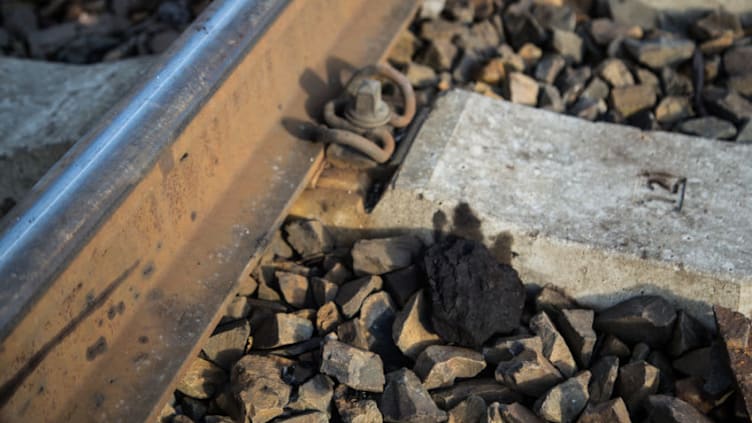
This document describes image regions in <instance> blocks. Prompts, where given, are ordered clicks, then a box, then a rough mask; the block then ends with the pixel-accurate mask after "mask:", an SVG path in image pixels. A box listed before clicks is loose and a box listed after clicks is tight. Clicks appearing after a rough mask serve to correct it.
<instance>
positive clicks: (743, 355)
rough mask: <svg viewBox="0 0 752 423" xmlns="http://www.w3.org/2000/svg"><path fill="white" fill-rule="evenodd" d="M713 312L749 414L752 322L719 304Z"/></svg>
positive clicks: (751, 399) (751, 379)
mask: <svg viewBox="0 0 752 423" xmlns="http://www.w3.org/2000/svg"><path fill="white" fill-rule="evenodd" d="M713 313H714V315H715V322H716V325H717V326H718V333H719V334H720V335H721V338H722V339H723V342H724V344H725V346H726V352H727V353H728V359H729V363H730V365H731V370H732V371H733V373H734V377H735V378H736V383H737V386H738V387H739V392H740V393H741V395H742V398H743V399H744V404H745V406H746V408H747V413H748V414H749V413H750V412H751V411H750V410H752V336H750V335H751V334H752V323H751V322H750V320H749V319H748V318H747V317H745V316H744V315H743V314H741V313H739V312H736V311H732V310H729V309H727V308H725V307H721V306H718V305H716V306H713Z"/></svg>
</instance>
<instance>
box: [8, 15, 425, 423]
mask: <svg viewBox="0 0 752 423" xmlns="http://www.w3.org/2000/svg"><path fill="white" fill-rule="evenodd" d="M416 7H417V2H416V1H405V0H384V1H378V2H374V1H367V0H321V1H284V0H225V1H215V2H214V3H213V4H212V5H211V6H210V7H209V8H208V9H207V10H206V11H205V12H204V14H203V15H202V16H201V17H200V18H199V19H198V20H197V21H196V22H195V23H194V24H193V25H192V26H191V27H190V28H189V29H188V30H187V31H186V32H185V33H184V34H183V36H182V37H181V39H180V40H179V41H178V42H177V43H176V45H175V46H173V48H172V49H171V50H170V51H169V52H168V53H167V54H166V55H165V57H164V58H163V59H162V61H161V62H160V63H159V64H158V65H157V66H156V67H155V68H154V70H153V71H152V72H151V74H150V78H149V79H148V80H146V81H145V82H144V83H143V84H142V85H141V86H140V87H139V88H138V89H137V90H135V91H134V92H133V94H132V95H131V96H130V97H128V98H126V99H124V100H123V101H122V102H121V103H120V104H119V106H118V107H116V109H115V110H113V111H112V112H111V113H109V114H108V115H106V116H103V118H102V123H101V125H100V126H99V127H97V128H96V129H94V130H93V131H91V132H90V133H89V135H88V136H87V137H85V139H83V140H81V141H80V142H79V143H78V144H77V145H76V146H75V147H74V148H73V150H72V151H70V152H69V153H68V154H66V155H65V156H64V157H63V159H61V161H60V162H59V163H58V164H57V165H56V166H55V167H54V168H53V169H52V170H51V171H50V172H49V173H48V174H47V175H46V176H45V178H44V179H43V180H42V181H41V182H40V183H39V184H37V186H36V187H35V189H34V191H33V192H32V194H31V195H30V196H29V197H28V198H27V199H26V200H25V201H24V202H22V203H21V204H19V206H18V207H16V209H15V210H14V212H13V213H12V214H11V215H10V216H9V217H8V218H7V219H6V222H8V224H7V226H6V227H5V228H3V229H4V232H3V235H2V238H0V275H2V285H0V337H1V339H2V340H1V341H0V367H2V368H3V372H2V373H0V421H33V422H41V421H76V422H83V421H108V422H118V421H154V420H155V419H156V418H157V416H158V415H159V412H160V410H161V408H162V406H163V404H164V403H165V402H166V401H167V399H168V397H169V396H170V395H171V392H172V390H173V389H174V386H175V383H176V382H177V379H178V378H179V376H180V375H181V373H182V372H183V371H184V370H185V369H186V367H187V366H188V364H189V363H190V361H191V359H192V358H193V357H195V356H196V355H197V354H198V352H199V350H200V348H201V344H202V342H203V341H204V340H205V339H206V338H207V337H208V335H209V334H210V333H211V331H212V329H213V328H214V326H215V325H216V324H217V322H218V321H219V319H220V317H221V310H223V307H224V306H225V305H226V303H227V301H228V300H229V298H230V296H231V294H232V293H233V292H234V290H235V289H236V287H237V285H238V284H242V283H243V281H244V278H247V277H248V274H249V273H250V269H252V268H253V267H254V266H255V265H256V263H257V262H258V260H259V259H260V254H261V252H262V251H263V249H264V247H265V246H266V244H267V243H268V241H269V239H270V236H271V235H272V234H273V233H274V231H275V230H276V228H277V227H278V226H279V224H280V223H281V221H282V220H283V219H284V217H285V215H286V213H287V212H288V210H289V208H290V206H291V204H292V202H293V200H294V199H295V198H296V197H297V196H298V195H299V194H300V193H301V192H302V190H303V189H304V188H305V187H306V186H307V185H308V184H309V182H310V181H311V179H312V178H314V177H317V178H318V179H319V180H320V181H322V182H321V183H323V184H326V183H327V182H326V181H329V182H328V183H330V184H335V183H336V181H337V179H338V178H337V176H336V175H323V177H321V176H322V175H319V171H320V167H321V163H322V161H323V150H322V147H321V145H320V144H317V143H311V142H307V141H305V140H303V139H302V138H301V131H302V130H304V129H305V128H306V127H307V125H308V124H309V122H311V121H314V120H318V119H319V118H320V116H321V113H322V110H323V106H324V104H325V102H326V101H328V100H329V99H331V98H333V97H334V96H336V95H337V94H338V93H339V92H340V90H341V89H342V86H341V81H342V77H343V75H345V74H347V73H352V71H353V70H354V69H358V68H361V67H363V66H365V65H368V64H371V63H377V62H379V61H380V60H382V59H383V58H384V56H385V53H386V52H387V51H388V49H389V47H390V45H391V44H392V42H393V40H394V38H395V36H396V34H398V33H399V31H401V30H402V29H403V28H404V27H405V26H406V25H407V23H408V22H409V20H410V19H411V17H412V16H413V14H414V11H415V8H416ZM398 153H399V152H398Z"/></svg>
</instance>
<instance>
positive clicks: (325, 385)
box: [287, 374, 334, 419]
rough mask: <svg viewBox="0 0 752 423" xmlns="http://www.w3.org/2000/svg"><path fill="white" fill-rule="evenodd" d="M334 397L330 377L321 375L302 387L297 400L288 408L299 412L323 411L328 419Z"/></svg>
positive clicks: (299, 389) (332, 383)
mask: <svg viewBox="0 0 752 423" xmlns="http://www.w3.org/2000/svg"><path fill="white" fill-rule="evenodd" d="M333 396H334V382H333V381H332V380H331V379H330V378H329V377H327V376H324V375H321V374H319V375H316V376H314V377H313V378H311V379H310V380H308V381H307V382H306V383H304V384H302V385H300V387H299V388H298V396H297V398H296V399H295V400H294V401H292V402H290V404H289V405H288V406H287V408H289V409H291V410H298V411H306V410H315V411H321V412H324V413H325V416H327V419H328V415H329V412H330V410H329V409H330V408H331V402H332V397H333Z"/></svg>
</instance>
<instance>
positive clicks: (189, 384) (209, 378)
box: [175, 358, 227, 399]
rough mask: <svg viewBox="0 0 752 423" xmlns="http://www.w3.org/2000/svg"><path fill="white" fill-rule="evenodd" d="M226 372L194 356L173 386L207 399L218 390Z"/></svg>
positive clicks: (196, 396)
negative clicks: (181, 376)
mask: <svg viewBox="0 0 752 423" xmlns="http://www.w3.org/2000/svg"><path fill="white" fill-rule="evenodd" d="M226 380H227V374H226V373H225V371H224V370H222V369H221V368H220V367H218V366H217V365H215V364H214V363H212V362H210V361H207V360H204V359H203V358H196V359H194V360H193V363H191V366H190V367H189V368H188V370H187V371H186V372H185V374H184V375H183V378H182V379H180V382H178V385H177V386H176V387H175V389H177V390H178V391H180V392H182V393H183V394H185V395H188V396H189V397H192V398H197V399H208V398H211V397H212V396H214V394H215V393H216V392H218V391H219V389H220V387H221V386H222V384H223V383H225V381H226Z"/></svg>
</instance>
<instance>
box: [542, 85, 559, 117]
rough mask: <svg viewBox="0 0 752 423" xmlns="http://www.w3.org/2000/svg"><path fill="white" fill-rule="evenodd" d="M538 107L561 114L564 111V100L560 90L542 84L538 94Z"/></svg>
mask: <svg viewBox="0 0 752 423" xmlns="http://www.w3.org/2000/svg"><path fill="white" fill-rule="evenodd" d="M538 107H540V108H541V109H545V110H550V111H552V112H556V113H561V112H563V111H564V109H565V106H564V100H563V99H562V98H561V94H559V90H558V89H557V88H556V87H555V86H553V85H551V84H541V86H540V90H539V93H538Z"/></svg>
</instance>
